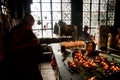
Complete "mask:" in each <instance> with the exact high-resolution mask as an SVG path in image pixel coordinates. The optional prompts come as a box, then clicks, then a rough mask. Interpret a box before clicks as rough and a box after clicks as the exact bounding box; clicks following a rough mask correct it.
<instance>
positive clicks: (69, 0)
mask: <svg viewBox="0 0 120 80" xmlns="http://www.w3.org/2000/svg"><path fill="white" fill-rule="evenodd" d="M62 2H71V0H62Z"/></svg>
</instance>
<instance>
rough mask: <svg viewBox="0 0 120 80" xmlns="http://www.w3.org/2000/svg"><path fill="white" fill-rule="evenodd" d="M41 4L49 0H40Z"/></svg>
mask: <svg viewBox="0 0 120 80" xmlns="http://www.w3.org/2000/svg"><path fill="white" fill-rule="evenodd" d="M41 2H50V0H41Z"/></svg>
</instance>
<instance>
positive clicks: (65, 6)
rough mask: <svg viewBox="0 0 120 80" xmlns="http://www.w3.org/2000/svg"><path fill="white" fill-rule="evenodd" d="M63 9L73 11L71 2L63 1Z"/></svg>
mask: <svg viewBox="0 0 120 80" xmlns="http://www.w3.org/2000/svg"><path fill="white" fill-rule="evenodd" d="M62 11H71V4H69V3H62Z"/></svg>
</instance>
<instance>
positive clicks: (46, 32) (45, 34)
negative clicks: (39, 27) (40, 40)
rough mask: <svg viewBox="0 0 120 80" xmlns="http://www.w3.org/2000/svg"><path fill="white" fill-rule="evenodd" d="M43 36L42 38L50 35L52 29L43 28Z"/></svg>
mask: <svg viewBox="0 0 120 80" xmlns="http://www.w3.org/2000/svg"><path fill="white" fill-rule="evenodd" d="M43 37H44V38H50V37H52V30H43Z"/></svg>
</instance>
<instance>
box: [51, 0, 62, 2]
mask: <svg viewBox="0 0 120 80" xmlns="http://www.w3.org/2000/svg"><path fill="white" fill-rule="evenodd" d="M52 2H61V0H52Z"/></svg>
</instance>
